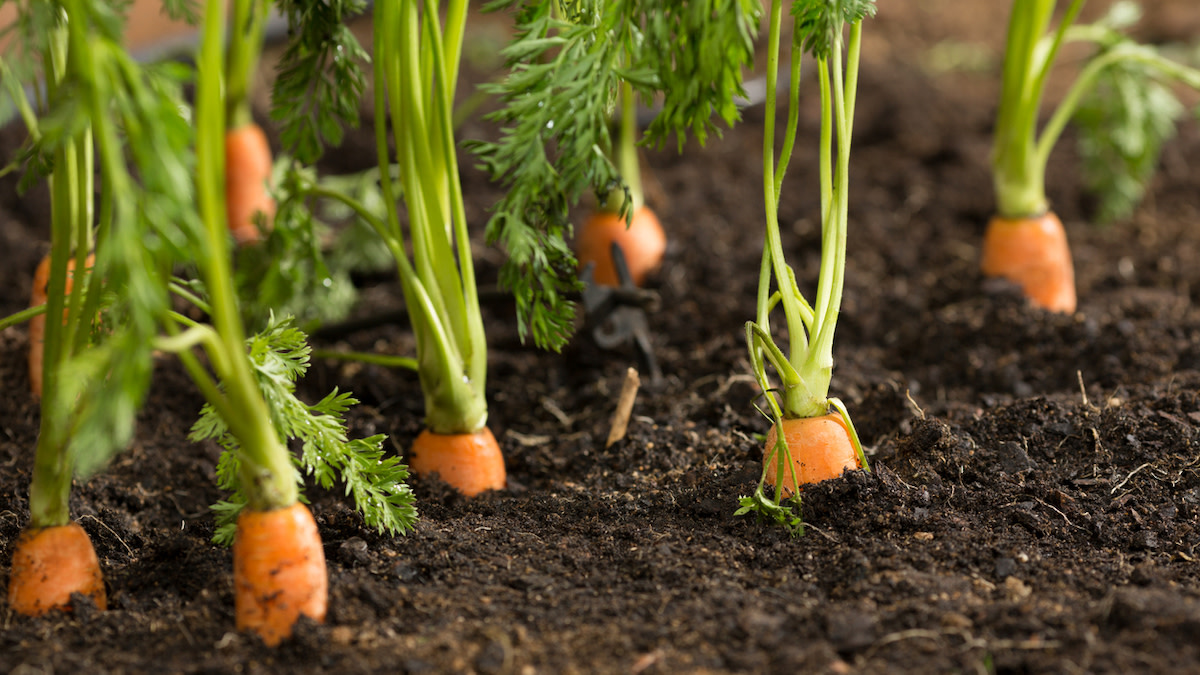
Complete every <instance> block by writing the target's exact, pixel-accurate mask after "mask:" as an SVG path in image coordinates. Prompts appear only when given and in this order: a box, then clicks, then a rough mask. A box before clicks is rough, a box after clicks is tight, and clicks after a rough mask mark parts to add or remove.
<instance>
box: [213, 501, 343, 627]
mask: <svg viewBox="0 0 1200 675" xmlns="http://www.w3.org/2000/svg"><path fill="white" fill-rule="evenodd" d="M233 583H234V593H235V596H234V614H235V615H236V617H237V627H238V630H251V631H254V632H255V633H258V635H259V636H261V637H262V640H263V642H265V643H266V644H267V645H268V646H271V647H274V646H276V645H278V644H279V643H280V642H281V641H283V639H284V638H286V637H288V636H290V635H291V634H292V626H293V625H294V624H295V623H296V620H297V619H299V618H300V615H304V616H307V617H310V618H312V619H313V620H314V621H318V622H320V621H324V620H325V610H326V608H327V606H328V592H329V578H328V575H327V573H326V571H325V551H324V549H323V548H322V547H321V536H320V534H319V533H318V532H317V523H316V521H315V520H313V517H312V513H311V512H309V510H308V507H306V506H305V505H304V504H301V503H300V502H296V503H294V504H292V505H291V506H288V507H284V508H280V509H272V510H269V511H252V510H249V509H246V510H244V511H242V513H241V515H239V516H238V526H237V535H236V537H235V539H234V542H233Z"/></svg>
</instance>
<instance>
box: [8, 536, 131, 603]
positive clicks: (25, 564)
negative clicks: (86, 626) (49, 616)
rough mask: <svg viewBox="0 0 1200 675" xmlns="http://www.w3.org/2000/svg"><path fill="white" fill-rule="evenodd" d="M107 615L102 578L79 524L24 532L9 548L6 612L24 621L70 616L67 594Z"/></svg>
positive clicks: (90, 547) (94, 554) (94, 555)
mask: <svg viewBox="0 0 1200 675" xmlns="http://www.w3.org/2000/svg"><path fill="white" fill-rule="evenodd" d="M72 593H80V594H82V595H86V596H88V597H90V598H91V599H92V601H93V602H95V603H96V607H98V608H100V609H107V607H108V598H107V596H106V595H105V592H104V576H103V575H102V574H101V573H100V560H99V559H98V558H97V557H96V549H94V548H92V540H91V539H89V538H88V535H87V532H85V531H84V530H83V528H82V527H80V526H79V524H78V523H68V524H66V525H57V526H52V527H35V528H27V529H26V530H25V531H23V532H21V536H20V537H18V538H17V543H16V545H15V546H14V548H13V557H12V576H11V577H9V580H8V606H9V608H10V609H12V610H13V611H14V612H18V613H20V614H24V615H26V616H41V615H43V614H45V613H46V612H49V611H51V610H55V609H59V610H63V611H66V612H70V611H72V608H71V594H72Z"/></svg>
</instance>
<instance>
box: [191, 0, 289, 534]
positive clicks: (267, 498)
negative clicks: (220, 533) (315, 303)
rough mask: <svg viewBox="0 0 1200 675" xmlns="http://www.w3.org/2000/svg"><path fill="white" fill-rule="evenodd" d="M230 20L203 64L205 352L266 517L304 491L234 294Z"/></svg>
mask: <svg viewBox="0 0 1200 675" xmlns="http://www.w3.org/2000/svg"><path fill="white" fill-rule="evenodd" d="M223 18H224V8H223V6H222V4H221V3H219V2H212V3H208V4H207V5H206V7H205V14H204V28H203V35H204V37H203V40H202V42H201V47H200V55H199V59H198V63H197V70H198V73H197V87H196V92H197V93H196V160H197V166H196V173H197V176H196V192H197V198H198V200H199V211H200V216H201V219H202V221H203V223H204V241H203V242H202V245H203V247H204V254H203V255H202V256H201V260H200V269H201V274H202V276H203V278H204V283H205V287H206V289H207V290H208V293H209V298H210V304H211V307H212V320H213V326H214V327H215V329H216V332H217V336H218V338H217V340H215V341H210V342H208V343H207V345H206V346H207V347H208V348H209V351H210V353H213V354H215V355H216V358H214V359H213V361H214V366H217V365H220V366H224V367H222V368H218V369H217V374H218V376H219V377H220V379H221V382H222V384H223V385H224V387H225V391H224V393H223V394H221V393H218V392H215V391H212V390H211V389H209V388H205V387H202V391H203V392H204V393H205V395H206V398H208V399H209V400H210V402H213V403H214V406H218V407H220V408H221V409H223V410H224V411H225V415H223V416H222V417H223V419H224V421H225V423H226V424H227V425H228V427H229V429H230V432H231V433H232V434H233V435H234V436H235V437H236V438H237V439H238V441H239V442H240V453H241V454H240V456H239V459H240V460H241V462H240V465H241V471H242V483H241V484H242V488H243V489H244V491H245V493H246V496H247V499H248V505H249V507H250V508H252V509H255V510H260V511H262V510H269V509H273V508H281V507H285V506H290V505H291V504H293V503H295V501H296V499H297V497H298V494H299V492H298V489H297V486H296V479H295V472H294V470H293V468H292V463H291V458H290V456H289V454H288V452H287V449H286V448H285V447H284V446H283V444H282V442H281V441H280V439H279V435H278V433H277V432H276V430H275V428H274V427H273V426H272V424H271V421H270V420H271V418H270V415H269V413H268V410H267V405H266V402H265V401H264V400H263V396H262V392H261V391H260V390H259V387H258V383H257V379H256V378H255V376H254V373H253V371H252V369H251V366H250V361H249V359H248V357H247V355H246V351H245V329H244V327H243V325H242V320H241V315H240V314H239V312H238V306H237V297H236V295H235V292H234V287H233V270H232V268H231V263H230V256H229V250H228V246H229V243H228V233H227V227H226V224H225V208H224V198H225V195H224V182H225V181H224V170H225V168H224V152H223V148H224V143H223V141H222V139H223V138H224V131H225V111H226V109H225V106H224V101H223V99H222V92H221V86H222V79H223V75H222V73H223V68H222V66H223V65H224V59H223V58H222V54H221V34H222V24H223ZM187 364H188V362H187V361H185V365H187ZM202 383H203V380H201V381H198V384H202ZM206 389H207V390H206Z"/></svg>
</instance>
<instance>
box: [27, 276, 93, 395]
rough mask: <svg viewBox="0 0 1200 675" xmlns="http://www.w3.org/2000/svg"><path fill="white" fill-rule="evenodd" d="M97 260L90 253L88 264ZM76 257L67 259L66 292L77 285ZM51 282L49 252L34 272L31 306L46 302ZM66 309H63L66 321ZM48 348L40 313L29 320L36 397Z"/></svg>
mask: <svg viewBox="0 0 1200 675" xmlns="http://www.w3.org/2000/svg"><path fill="white" fill-rule="evenodd" d="M95 262H96V256H95V254H88V257H87V265H88V268H91V266H92V265H94V264H95ZM74 271H75V258H74V257H72V258H71V259H69V260H67V287H66V290H65V291H64V292H65V293H68V294H69V293H70V292H71V289H72V288H73V287H74V286H75V283H74V275H73V274H72V272H74ZM49 283H50V255H49V254H47V255H46V256H45V257H44V258H42V261H41V262H40V263H38V266H37V270H35V271H34V273H33V292H32V293H30V294H29V306H30V307H37V306H38V305H44V304H46V287H47V286H48V285H49ZM66 320H67V318H66V310H63V321H64V322H65V321H66ZM45 348H46V315H45V314H38V315H37V316H35V317H33V318H32V319H30V320H29V390H30V391H31V392H33V396H34V398H41V396H42V358H43V354H44V353H45Z"/></svg>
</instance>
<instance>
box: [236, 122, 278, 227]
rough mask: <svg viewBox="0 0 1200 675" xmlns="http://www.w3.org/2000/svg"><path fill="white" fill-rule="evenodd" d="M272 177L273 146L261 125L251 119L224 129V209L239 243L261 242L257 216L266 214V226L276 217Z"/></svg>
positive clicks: (269, 225)
mask: <svg viewBox="0 0 1200 675" xmlns="http://www.w3.org/2000/svg"><path fill="white" fill-rule="evenodd" d="M270 177H271V146H270V145H268V144H267V136H266V134H264V133H263V130H262V127H260V126H258V125H257V124H255V123H253V122H248V123H246V124H243V125H241V126H239V127H237V128H234V129H230V130H228V131H226V132H225V210H226V213H227V217H228V219H229V231H230V232H231V233H233V237H234V239H236V240H237V242H238V244H248V243H253V242H256V241H259V240H260V239H261V238H262V233H261V232H260V231H259V229H258V226H257V225H255V216H256V215H257V214H259V213H262V214H263V217H264V218H265V221H266V227H267V229H270V227H271V219H272V218H274V216H275V200H274V199H273V198H272V197H271V192H270V190H269V189H268V186H267V182H268V180H269V179H270Z"/></svg>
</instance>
